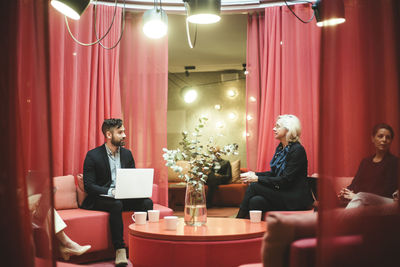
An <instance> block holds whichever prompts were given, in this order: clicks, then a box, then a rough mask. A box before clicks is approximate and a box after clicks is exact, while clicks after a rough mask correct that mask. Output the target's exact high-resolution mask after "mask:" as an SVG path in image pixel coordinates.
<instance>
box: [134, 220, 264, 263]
mask: <svg viewBox="0 0 400 267" xmlns="http://www.w3.org/2000/svg"><path fill="white" fill-rule="evenodd" d="M265 231H266V223H265V222H260V223H251V222H250V221H249V220H244V219H234V218H207V224H206V225H204V226H199V227H195V226H186V225H185V223H184V221H183V219H182V218H181V219H179V222H178V228H177V230H174V231H171V230H166V229H165V224H164V220H160V221H159V222H157V223H149V222H148V223H147V224H145V225H136V224H131V225H130V226H129V259H130V260H131V262H132V264H133V266H137V267H139V266H140V267H141V266H163V267H168V266H171V267H172V266H173V267H180V266H199V267H200V266H204V267H206V266H207V267H208V266H218V267H219V266H238V265H240V264H245V263H255V262H261V241H262V236H263V235H264V233H265Z"/></svg>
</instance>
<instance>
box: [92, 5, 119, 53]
mask: <svg viewBox="0 0 400 267" xmlns="http://www.w3.org/2000/svg"><path fill="white" fill-rule="evenodd" d="M117 1H118V0H116V1H115V9H114V16H113V18H112V22H111V25H110V28H108V31H107V33H106V34H105V35H107V34H108V32H109V31H110V30H111V26H112V25H113V23H114V18H115V14H116V10H117ZM96 2H97V0H96ZM125 4H126V0H124V7H123V8H122V25H121V34H120V35H119V38H118V41H117V42H116V43H115V44H114V45H113V46H112V47H107V46H105V45H103V43H102V42H101V40H100V41H99V44H100V45H101V47H103V48H104V49H107V50H111V49H114V48H115V47H116V46H117V45H118V44H119V42H120V41H121V39H122V35H123V33H124V30H125ZM94 19H95V22H94V34H95V36H96V39H98V37H97V29H96V21H97V13H96V9H95V14H94Z"/></svg>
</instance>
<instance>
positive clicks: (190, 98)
mask: <svg viewBox="0 0 400 267" xmlns="http://www.w3.org/2000/svg"><path fill="white" fill-rule="evenodd" d="M182 97H183V100H184V101H185V102H186V103H188V104H190V103H192V102H194V101H195V100H196V99H197V91H196V90H195V89H193V88H191V87H189V86H185V87H183V88H182Z"/></svg>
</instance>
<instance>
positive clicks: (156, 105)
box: [120, 14, 168, 205]
mask: <svg viewBox="0 0 400 267" xmlns="http://www.w3.org/2000/svg"><path fill="white" fill-rule="evenodd" d="M141 19H142V16H141V15H133V14H131V15H129V16H128V17H127V20H126V26H125V27H126V28H125V33H124V38H123V40H122V44H121V57H120V78H121V90H122V108H123V112H124V119H125V127H126V128H127V129H128V132H127V144H128V147H129V148H130V149H131V150H132V153H133V156H134V158H135V162H136V165H137V167H142V168H154V171H155V175H154V183H155V184H158V186H159V202H160V204H163V205H168V176H167V175H168V174H167V168H166V167H165V162H164V160H163V157H162V154H163V151H162V149H163V148H166V147H167V134H166V133H167V103H168V39H167V37H165V38H162V39H159V40H151V39H148V38H146V37H145V36H144V35H143V32H142V29H141V27H142V26H141Z"/></svg>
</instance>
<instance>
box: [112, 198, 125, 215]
mask: <svg viewBox="0 0 400 267" xmlns="http://www.w3.org/2000/svg"><path fill="white" fill-rule="evenodd" d="M122 208H123V205H122V202H121V200H114V201H113V203H112V205H110V212H122Z"/></svg>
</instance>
